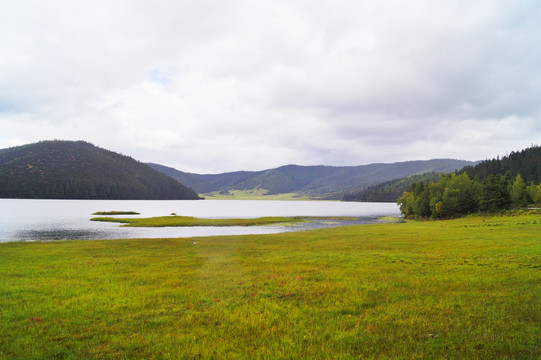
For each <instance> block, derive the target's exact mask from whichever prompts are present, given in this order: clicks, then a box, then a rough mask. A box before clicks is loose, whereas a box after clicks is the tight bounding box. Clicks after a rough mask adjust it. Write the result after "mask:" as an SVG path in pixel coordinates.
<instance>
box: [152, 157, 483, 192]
mask: <svg viewBox="0 0 541 360" xmlns="http://www.w3.org/2000/svg"><path fill="white" fill-rule="evenodd" d="M472 164H474V163H473V162H469V161H463V160H452V159H434V160H427V161H406V162H398V163H391V164H369V165H360V166H322V165H321V166H299V165H286V166H281V167H278V168H275V169H268V170H263V171H238V172H229V173H222V174H205V175H201V174H192V173H185V172H182V171H179V170H176V169H173V168H169V167H165V166H163V165H158V164H149V165H150V166H151V167H153V168H154V169H156V170H158V171H161V172H163V173H164V174H167V175H169V176H171V177H173V178H174V179H176V180H178V181H181V182H183V183H185V184H187V185H189V186H191V187H192V188H193V189H194V190H195V191H197V192H199V193H210V192H228V191H231V190H243V191H252V190H256V189H259V190H262V191H264V192H265V193H266V194H267V195H275V194H286V193H297V194H303V195H308V196H311V197H326V198H335V199H340V198H341V197H342V194H343V193H344V192H352V191H359V190H362V189H365V188H366V187H368V186H370V185H374V184H379V183H382V182H385V181H390V180H394V179H399V178H404V177H407V176H410V175H413V174H421V173H426V172H452V171H456V170H459V169H462V168H463V167H464V166H466V165H472Z"/></svg>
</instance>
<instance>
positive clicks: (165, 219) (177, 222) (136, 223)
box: [90, 215, 307, 227]
mask: <svg viewBox="0 0 541 360" xmlns="http://www.w3.org/2000/svg"><path fill="white" fill-rule="evenodd" d="M306 219H307V218H304V217H275V216H267V217H260V218H255V219H200V218H195V217H191V216H178V215H173V216H158V217H151V218H139V219H135V218H112V217H95V218H92V219H90V220H92V221H105V222H117V223H121V224H124V225H123V226H130V227H165V226H258V225H272V224H279V223H284V224H286V223H299V222H302V221H305V220H306Z"/></svg>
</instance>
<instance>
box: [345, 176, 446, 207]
mask: <svg viewBox="0 0 541 360" xmlns="http://www.w3.org/2000/svg"><path fill="white" fill-rule="evenodd" d="M440 177H441V173H434V172H430V173H424V174H417V175H411V176H408V177H406V178H402V179H396V180H391V181H386V182H384V183H381V184H377V185H373V186H369V187H368V188H366V189H365V190H362V191H355V192H351V193H348V194H345V195H344V197H343V198H342V200H344V201H367V202H396V201H397V200H398V198H399V197H401V196H402V194H403V193H404V191H408V190H409V189H410V188H411V186H412V185H413V184H414V183H416V182H419V181H425V182H427V181H428V182H435V181H438V180H439V179H440Z"/></svg>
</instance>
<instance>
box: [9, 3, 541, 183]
mask: <svg viewBox="0 0 541 360" xmlns="http://www.w3.org/2000/svg"><path fill="white" fill-rule="evenodd" d="M540 5H541V3H540V2H539V1H535V0H534V1H521V0H514V1H505V0H501V1H483V0H478V1H471V0H467V1H462V0H456V1H436V0H426V1H417V0H404V1H400V0H393V1H387V0H384V1H381V0H380V1H373V0H369V1H367V0H351V1H350V0H329V1H324V0H306V1H303V0H302V1H295V0H267V1H265V0H244V1H243V0H230V1H229V0H197V1H192V0H174V1H173V0H160V1H143V0H115V1H110V0H107V1H101V0H93V1H69V0H65V1H60V0H49V1H40V0H36V1H29V0H18V1H7V0H0V148H5V147H10V146H15V145H21V144H26V143H31V142H36V141H39V140H45V139H66V140H86V141H89V142H91V143H93V144H95V145H98V146H100V147H104V148H107V149H110V150H113V151H117V152H121V153H123V154H127V155H131V156H133V157H134V158H136V159H138V160H141V161H151V162H158V163H162V164H165V165H169V166H173V167H176V168H178V169H180V170H183V171H192V172H199V173H217V172H223V171H234V170H260V169H266V168H272V167H276V166H280V165H284V164H290V163H294V164H300V165H315V164H325V165H361V164H367V163H373V162H395V161H405V160H416V159H431V158H459V159H467V160H479V159H481V160H482V159H486V158H492V157H495V156H496V155H505V154H506V153H508V152H511V151H517V150H521V149H523V148H526V147H528V146H530V145H532V144H536V145H541V25H540V24H541V6H540Z"/></svg>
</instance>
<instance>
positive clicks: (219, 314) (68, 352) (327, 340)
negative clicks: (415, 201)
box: [0, 215, 541, 359]
mask: <svg viewBox="0 0 541 360" xmlns="http://www.w3.org/2000/svg"><path fill="white" fill-rule="evenodd" d="M0 299H1V305H0V359H53V358H54V359H301V358H303V359H442V358H447V359H537V358H539V357H540V356H541V216H539V215H520V216H500V217H468V218H464V219H458V220H449V221H431V222H407V223H400V224H378V225H361V226H351V227H340V228H333V229H324V230H316V231H307V232H297V233H286V234H276V235H252V236H227V237H208V238H196V239H193V238H192V239H153V240H148V239H147V240H108V241H62V242H47V243H41V242H35V243H5V244H0Z"/></svg>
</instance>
